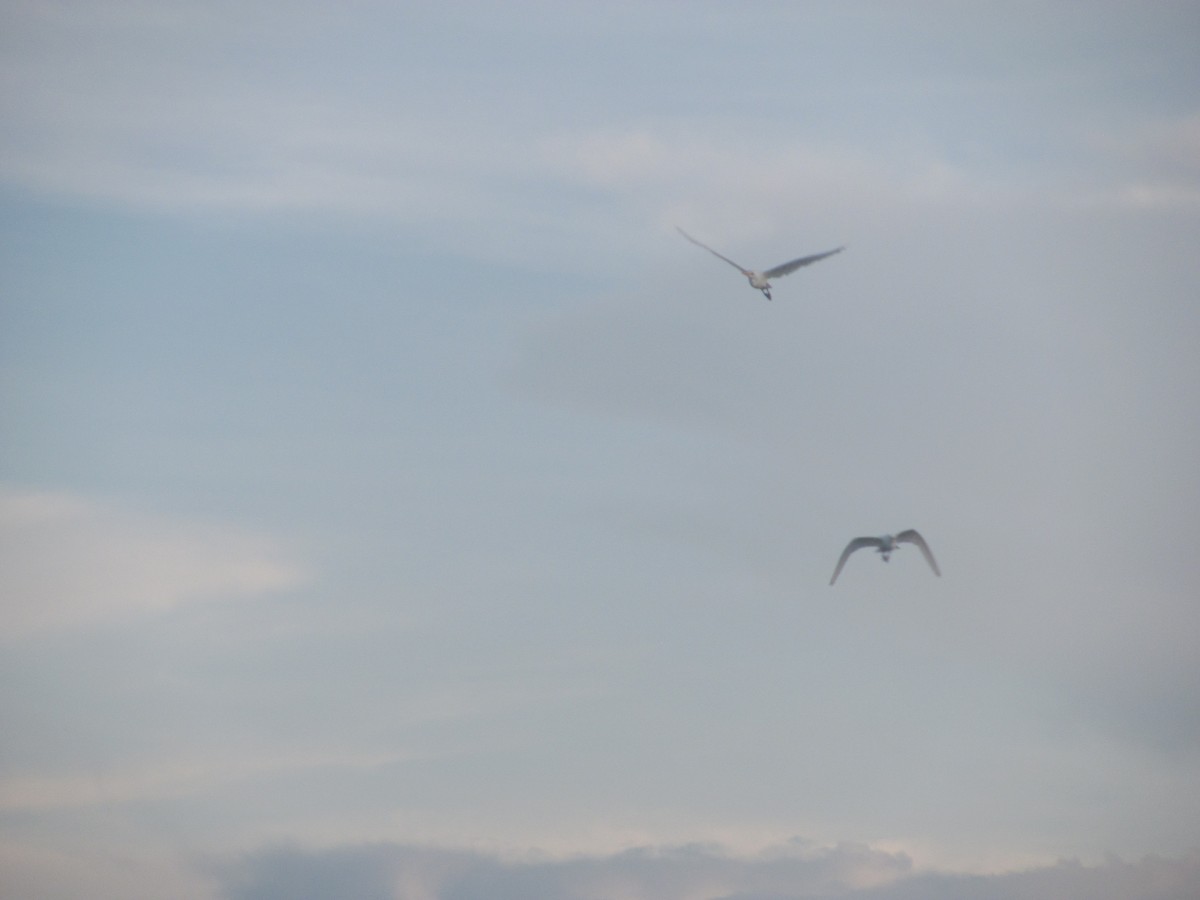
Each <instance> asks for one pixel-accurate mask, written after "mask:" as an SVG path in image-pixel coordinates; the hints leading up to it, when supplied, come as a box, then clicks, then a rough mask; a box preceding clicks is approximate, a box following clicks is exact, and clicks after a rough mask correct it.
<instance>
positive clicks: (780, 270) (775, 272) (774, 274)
mask: <svg viewBox="0 0 1200 900" xmlns="http://www.w3.org/2000/svg"><path fill="white" fill-rule="evenodd" d="M686 236H687V235H684V237H686ZM706 249H707V248H706ZM845 249H846V248H845V247H838V248H837V249H836V250H826V251H825V252H824V253H814V254H813V255H812V256H802V257H800V258H799V259H793V260H792V261H791V262H785V263H784V264H783V265H781V266H776V267H775V268H773V269H767V271H765V272H763V274H764V275H766V276H767V277H768V278H779V277H780V276H781V275H790V274H791V273H792V272H795V271H796V270H797V269H799V268H800V267H801V266H807V265H809V264H810V263H815V262H817V261H818V260H822V259H824V258H825V257H827V256H833V254H835V253H841V252H842V251H843V250H845Z"/></svg>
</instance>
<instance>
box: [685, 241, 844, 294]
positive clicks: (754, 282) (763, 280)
mask: <svg viewBox="0 0 1200 900" xmlns="http://www.w3.org/2000/svg"><path fill="white" fill-rule="evenodd" d="M675 230H676V231H678V232H679V233H680V234H682V235H683V236H684V237H685V238H687V239H688V240H689V241H691V242H692V243H693V244H695V245H696V246H697V247H703V248H704V249H705V250H707V251H708V252H709V253H711V254H712V255H713V256H715V257H717V259H723V260H724V261H725V262H727V263H729V264H730V265H731V266H733V267H734V268H735V269H737V270H738V271H739V272H741V273H742V274H743V275H745V276H746V278H747V279H749V281H750V287H752V288H757V289H758V290H760V291H762V292H763V296H765V297H766V298H767V299H768V300H770V299H771V279H772V278H781V277H783V276H784V275H790V274H791V273H792V272H795V271H796V270H797V269H799V268H800V267H801V266H807V265H809V264H810V263H815V262H817V261H818V260H821V259H825V257H827V256H833V254H835V253H841V252H842V251H843V250H845V249H846V248H845V247H838V248H837V249H836V250H827V251H825V252H824V253H816V254H813V255H812V256H801V257H800V258H799V259H793V260H792V261H791V262H785V263H783V264H782V265H778V266H775V268H773V269H767V270H766V271H765V272H759V271H758V270H756V269H744V268H742V267H741V266H739V265H738V264H737V263H735V262H734V261H733V260H732V259H730V258H729V257H728V256H722V255H721V254H720V253H718V252H717V251H716V250H714V249H713V248H712V247H710V246H708V244H703V243H701V242H700V241H698V240H696V239H695V238H694V237H692V236H691V235H690V234H688V233H687V232H686V231H684V230H683V229H682V228H680V227H679V226H676V227H675Z"/></svg>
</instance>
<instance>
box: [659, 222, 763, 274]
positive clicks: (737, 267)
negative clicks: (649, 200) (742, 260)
mask: <svg viewBox="0 0 1200 900" xmlns="http://www.w3.org/2000/svg"><path fill="white" fill-rule="evenodd" d="M675 230H676V231H678V232H679V233H680V234H682V235H683V236H684V237H685V238H687V239H688V240H689V241H691V242H692V243H693V244H695V245H696V246H697V247H703V248H704V249H705V250H707V251H708V252H709V253H711V254H712V255H713V256H715V257H717V259H723V260H725V262H727V263H729V264H730V265H731V266H733V267H734V268H735V269H737V270H738V271H739V272H741V273H742V274H743V275H746V276H749V275H750V270H749V269H743V268H742V267H741V266H739V265H738V264H737V263H735V262H734V261H733V260H732V259H730V258H729V257H728V256H722V255H721V254H720V253H718V252H717V251H716V250H714V249H713V248H712V247H710V246H708V244H702V243H700V241H698V240H696V239H695V238H694V237H692V236H691V235H690V234H688V233H687V232H686V231H684V230H683V229H682V228H680V227H679V226H678V225H676V226H675Z"/></svg>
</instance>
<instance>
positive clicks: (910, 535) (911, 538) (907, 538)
mask: <svg viewBox="0 0 1200 900" xmlns="http://www.w3.org/2000/svg"><path fill="white" fill-rule="evenodd" d="M896 541H897V542H901V541H903V542H905V543H909V544H916V545H917V546H918V547H920V548H921V552H922V553H924V554H925V561H926V562H927V563H929V568H931V569H933V574H934V575H937V576H938V577H939V578H941V577H942V571H941V569H939V568H938V564H937V563H936V562H935V561H934V559H933V553H932V552H931V551H930V549H929V545H928V544H927V543H925V538H923V537H921V535H920V534H918V533H917V532H916V531H914V530H913V529H911V528H910V529H908V530H907V531H902V532H900V533H899V534H898V535H896Z"/></svg>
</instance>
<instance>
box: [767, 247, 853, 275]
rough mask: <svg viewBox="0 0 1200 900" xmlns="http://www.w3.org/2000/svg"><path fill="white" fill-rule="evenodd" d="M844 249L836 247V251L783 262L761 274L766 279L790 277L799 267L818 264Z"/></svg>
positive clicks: (827, 251)
mask: <svg viewBox="0 0 1200 900" xmlns="http://www.w3.org/2000/svg"><path fill="white" fill-rule="evenodd" d="M845 249H846V248H845V247H838V248H837V249H836V250H826V251H825V252H824V253H816V254H813V255H812V256H802V257H800V258H799V259H793V260H792V261H791V262H785V263H784V264H783V265H781V266H776V267H775V268H773V269H767V271H765V272H763V274H764V275H766V276H767V277H768V278H778V277H779V276H781V275H790V274H791V273H792V272H795V271H796V270H797V269H799V268H800V267H801V266H807V265H809V264H811V263H815V262H818V261H819V260H822V259H825V257H827V256H833V254H835V253H841V252H842V251H843V250H845Z"/></svg>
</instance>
